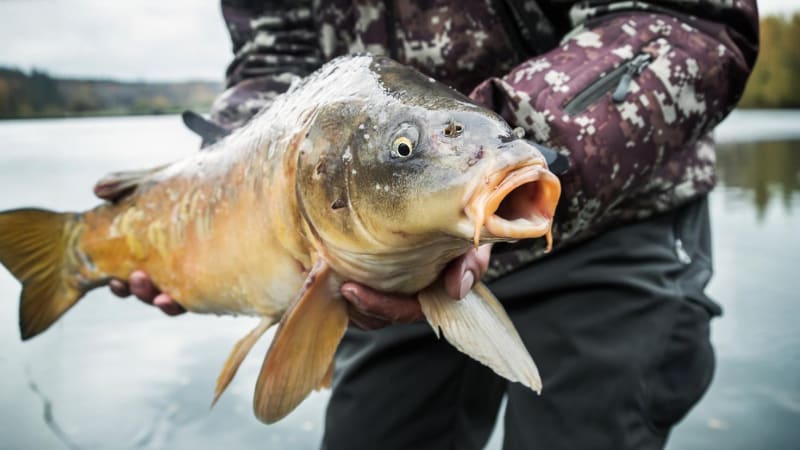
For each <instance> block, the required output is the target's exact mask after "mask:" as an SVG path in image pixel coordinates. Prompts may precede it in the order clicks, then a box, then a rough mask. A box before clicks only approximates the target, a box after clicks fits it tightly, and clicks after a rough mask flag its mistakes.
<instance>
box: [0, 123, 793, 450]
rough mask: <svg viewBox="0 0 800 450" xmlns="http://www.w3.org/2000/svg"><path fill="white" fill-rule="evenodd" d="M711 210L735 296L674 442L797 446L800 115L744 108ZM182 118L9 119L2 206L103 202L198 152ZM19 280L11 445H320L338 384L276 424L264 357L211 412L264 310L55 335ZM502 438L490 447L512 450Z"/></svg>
mask: <svg viewBox="0 0 800 450" xmlns="http://www.w3.org/2000/svg"><path fill="white" fill-rule="evenodd" d="M718 135H719V140H720V141H721V142H722V145H721V146H720V149H719V152H718V159H719V166H720V178H721V183H720V186H719V188H718V189H717V190H716V191H715V192H714V193H713V195H712V201H711V208H712V214H713V219H714V222H713V226H714V247H715V258H716V276H715V278H714V280H713V282H712V286H711V288H710V290H711V293H712V294H713V296H714V297H715V298H716V299H717V300H718V301H719V302H720V303H721V304H722V305H723V306H724V308H725V315H724V317H722V318H721V319H718V320H716V321H715V322H714V326H713V339H714V343H715V346H716V349H717V354H718V370H717V373H716V378H715V381H714V383H713V385H712V387H711V390H710V391H709V393H708V394H707V395H706V397H705V398H704V399H703V401H702V402H701V404H700V405H699V406H698V407H697V408H695V410H694V411H693V412H692V414H691V415H690V416H689V417H687V418H686V420H685V421H684V422H683V423H682V424H681V425H680V426H679V427H678V428H676V430H675V431H674V433H673V435H672V438H671V441H670V445H669V447H670V449H674V450H678V449H709V448H719V449H752V448H769V449H791V448H797V447H796V446H797V443H798V442H800V427H798V424H800V332H798V330H797V325H796V323H797V320H798V318H800V301H798V300H800V296H799V295H798V294H797V288H796V287H795V286H796V281H797V278H798V275H800V270H798V265H800V114H798V113H783V112H778V113H771V112H756V113H747V114H745V113H736V114H734V115H733V116H732V117H731V118H730V119H729V120H727V121H726V123H725V124H723V126H722V127H721V128H720V130H719V133H718ZM197 145H198V142H197V140H196V139H195V138H194V137H193V136H192V135H191V134H190V133H189V132H187V131H184V129H183V127H182V125H181V124H180V120H179V119H178V118H177V117H139V118H114V119H80V120H52V121H21V122H0V210H3V209H8V208H15V207H20V206H28V205H37V206H43V207H49V208H55V209H73V210H80V209H86V208H89V207H91V206H93V205H94V204H95V203H96V200H95V199H94V198H93V197H92V195H91V186H92V184H93V182H94V181H95V180H96V179H98V178H99V177H100V176H102V175H103V174H105V173H107V172H109V171H113V170H119V169H126V168H136V167H148V166H154V165H157V164H159V163H162V162H167V161H170V160H173V159H176V158H179V157H181V156H184V155H188V154H191V153H192V152H193V151H194V149H195V148H196V147H197ZM18 295H19V287H18V285H17V283H16V281H14V280H13V278H11V276H10V275H9V274H8V273H7V272H5V270H3V269H0V379H2V380H3V382H2V383H0V448H8V449H45V448H71V449H78V448H80V449H106V448H115V449H116V448H119V449H126V448H142V449H148V448H152V449H158V448H171V449H194V448H203V449H216V448H220V449H223V448H301V449H305V448H316V447H317V445H318V442H319V439H320V435H321V431H322V427H321V424H322V414H323V410H324V406H325V401H326V398H327V395H326V394H324V393H323V394H315V395H314V396H312V398H311V399H309V400H307V401H306V402H304V403H303V404H302V405H301V406H300V408H298V410H296V411H295V412H294V413H293V414H292V415H290V416H289V417H288V418H286V419H285V420H283V421H281V422H280V423H278V424H276V425H272V426H270V427H266V426H264V425H262V424H260V423H259V422H258V421H257V420H256V419H255V418H254V417H253V415H252V412H251V396H252V391H253V386H254V385H255V378H256V375H257V371H258V369H259V367H260V356H261V355H263V354H264V352H265V351H266V346H267V344H268V341H269V339H264V340H263V342H261V343H260V345H259V346H258V347H257V348H256V349H255V350H254V351H253V353H252V355H251V358H249V359H247V360H246V361H245V363H244V364H243V367H242V369H241V370H240V373H239V374H238V375H237V378H236V380H235V381H234V382H233V383H232V385H231V386H230V387H229V388H228V391H227V392H226V394H225V395H224V396H223V398H222V399H221V400H220V402H219V403H218V404H217V406H216V407H215V408H214V409H213V410H209V408H208V406H209V402H210V400H211V394H212V391H213V386H214V381H215V379H216V376H217V373H218V370H219V368H220V367H221V364H222V362H223V361H224V359H225V357H226V356H227V353H228V351H229V349H230V347H231V346H232V345H233V343H234V342H235V341H236V340H237V339H239V338H240V337H241V336H242V335H244V334H245V333H246V332H247V331H249V329H250V328H251V327H252V326H254V324H255V321H254V320H253V319H246V318H238V319H234V318H224V317H223V318H218V317H204V316H192V315H186V316H183V317H180V318H178V319H170V318H167V317H165V316H164V315H163V314H161V313H160V312H158V311H157V310H155V309H154V308H148V307H144V306H142V305H141V304H140V303H139V302H137V301H136V300H131V299H129V300H119V299H117V298H115V297H113V296H111V295H110V294H108V293H107V292H106V291H105V290H101V291H95V292H92V293H91V294H90V295H88V296H87V297H86V298H85V299H84V300H83V301H81V302H80V303H79V304H78V305H77V306H76V307H75V308H74V309H72V310H71V311H70V312H69V314H67V315H66V316H65V318H64V319H62V320H61V321H59V322H58V323H57V324H56V325H55V326H53V328H51V329H50V330H48V331H47V332H46V333H45V334H43V335H42V336H39V337H37V338H36V339H34V340H32V341H31V342H27V343H25V344H23V343H21V342H20V341H19V332H18V328H17V314H18V306H17V303H18ZM499 438H500V436H499V433H498V434H496V435H495V436H494V437H493V439H492V441H491V442H490V445H489V447H490V448H499V442H500V439H499Z"/></svg>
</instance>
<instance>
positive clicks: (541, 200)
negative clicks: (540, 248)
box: [465, 163, 561, 251]
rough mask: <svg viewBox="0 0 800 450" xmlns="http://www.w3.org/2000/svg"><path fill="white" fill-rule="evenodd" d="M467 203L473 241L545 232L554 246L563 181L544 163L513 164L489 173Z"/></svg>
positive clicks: (505, 239) (542, 234)
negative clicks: (556, 213)
mask: <svg viewBox="0 0 800 450" xmlns="http://www.w3.org/2000/svg"><path fill="white" fill-rule="evenodd" d="M483 181H484V182H483V183H482V185H481V186H479V187H478V189H477V190H476V192H475V194H474V195H473V196H472V198H471V199H470V200H469V202H468V203H467V206H466V208H465V212H466V214H467V217H468V218H469V219H470V220H471V221H472V223H473V225H474V235H473V241H474V244H475V246H476V247H477V246H478V245H479V244H480V242H481V241H484V242H496V241H510V240H518V239H530V238H538V237H542V236H545V237H546V239H547V250H548V251H549V250H550V248H551V247H552V243H553V237H552V226H553V215H554V214H555V210H556V205H557V204H558V198H559V196H560V195H561V183H560V182H559V181H558V178H557V177H556V176H555V175H553V174H552V173H551V172H550V171H549V170H548V169H547V167H545V166H544V165H542V164H541V163H536V164H526V165H522V166H516V167H511V168H509V169H506V170H502V171H500V172H497V173H494V174H492V175H490V176H488V177H486V178H485V179H484V180H483Z"/></svg>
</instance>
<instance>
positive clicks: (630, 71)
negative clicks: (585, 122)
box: [564, 52, 653, 116]
mask: <svg viewBox="0 0 800 450" xmlns="http://www.w3.org/2000/svg"><path fill="white" fill-rule="evenodd" d="M652 60H653V57H652V56H651V55H650V54H649V53H645V52H642V53H639V54H638V55H636V56H635V57H633V58H631V59H629V60H627V61H625V62H624V63H622V64H620V65H619V66H618V67H617V68H615V69H613V70H612V71H610V72H608V73H606V74H605V75H603V76H601V77H600V78H598V79H597V80H595V81H594V82H592V83H591V84H589V85H588V86H587V87H586V88H585V89H583V90H582V91H581V92H579V93H578V94H577V95H576V96H575V97H573V98H572V100H570V101H568V102H567V104H566V105H564V112H566V113H567V114H569V115H570V116H576V115H578V114H580V113H582V112H583V111H585V110H586V108H588V107H589V106H591V105H592V104H593V103H595V102H596V101H598V100H600V98H602V97H603V96H605V95H606V94H608V93H612V94H611V99H612V100H613V101H614V102H615V103H622V102H623V101H625V97H627V95H628V90H629V88H630V84H631V81H633V79H634V78H635V77H636V76H637V75H639V74H640V73H641V72H642V71H643V70H644V69H645V67H647V65H648V64H650V62H651V61H652Z"/></svg>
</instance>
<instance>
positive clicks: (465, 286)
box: [458, 270, 475, 299]
mask: <svg viewBox="0 0 800 450" xmlns="http://www.w3.org/2000/svg"><path fill="white" fill-rule="evenodd" d="M473 284H475V275H473V274H472V271H471V270H468V271H466V272H464V275H462V276H461V289H459V290H458V298H459V299H462V298H464V297H466V296H467V293H468V292H469V291H470V289H472V285H473Z"/></svg>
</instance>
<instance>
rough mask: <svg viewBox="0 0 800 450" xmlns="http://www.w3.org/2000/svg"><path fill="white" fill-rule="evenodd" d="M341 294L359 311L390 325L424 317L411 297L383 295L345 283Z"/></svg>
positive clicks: (354, 284) (364, 287) (356, 284)
mask: <svg viewBox="0 0 800 450" xmlns="http://www.w3.org/2000/svg"><path fill="white" fill-rule="evenodd" d="M341 292H342V295H344V297H345V298H346V299H347V300H348V301H349V302H350V303H351V304H353V306H355V307H356V309H358V310H359V311H361V312H363V313H364V314H367V315H369V316H372V317H377V318H380V319H384V320H386V321H389V322H391V323H412V322H417V321H419V320H422V318H423V317H424V316H423V315H422V308H421V307H420V305H419V301H418V300H417V298H416V297H413V296H409V295H394V294H385V293H382V292H378V291H376V290H374V289H370V288H368V287H366V286H363V285H360V284H358V283H345V284H344V285H342V288H341Z"/></svg>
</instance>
